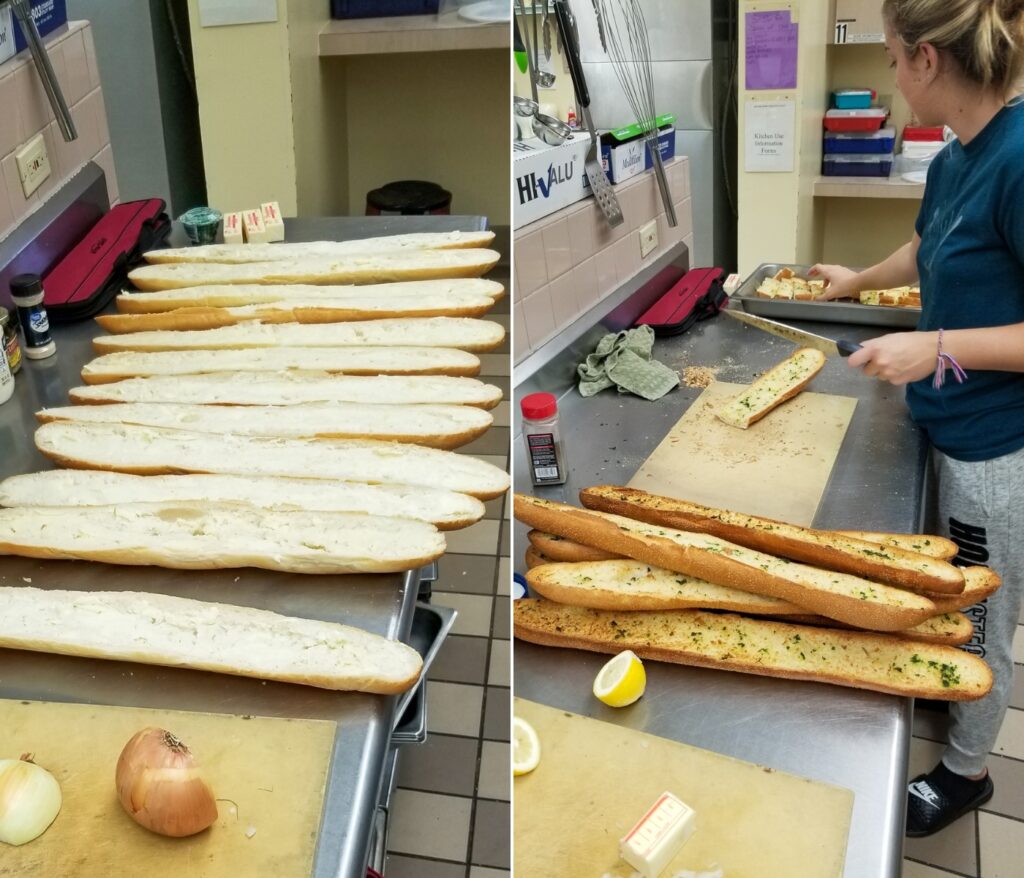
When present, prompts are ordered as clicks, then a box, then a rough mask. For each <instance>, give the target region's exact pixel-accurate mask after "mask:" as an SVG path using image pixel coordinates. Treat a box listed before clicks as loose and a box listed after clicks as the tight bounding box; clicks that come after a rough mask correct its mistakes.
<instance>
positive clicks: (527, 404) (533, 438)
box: [519, 393, 568, 485]
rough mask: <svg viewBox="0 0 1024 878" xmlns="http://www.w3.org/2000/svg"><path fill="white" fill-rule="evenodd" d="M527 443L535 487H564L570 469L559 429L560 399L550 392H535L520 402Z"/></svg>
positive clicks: (527, 452) (527, 455)
mask: <svg viewBox="0 0 1024 878" xmlns="http://www.w3.org/2000/svg"><path fill="white" fill-rule="evenodd" d="M519 407H520V409H521V410H522V412H523V440H524V441H525V442H526V457H527V459H528V460H529V465H530V478H531V479H532V480H533V484H534V485H564V484H565V480H566V477H567V476H568V470H567V469H566V465H565V447H564V445H563V444H562V437H561V434H560V433H559V430H558V400H557V399H555V397H554V395H552V394H550V393H531V394H530V395H529V396H524V397H523V399H522V401H521V402H520V403H519Z"/></svg>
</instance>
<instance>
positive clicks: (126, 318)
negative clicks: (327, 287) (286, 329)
mask: <svg viewBox="0 0 1024 878" xmlns="http://www.w3.org/2000/svg"><path fill="white" fill-rule="evenodd" d="M493 307H494V299H492V298H491V297H490V296H476V295H448V296H407V297H404V298H403V297H398V296H394V297H391V298H384V297H383V296H374V297H368V298H365V299H358V298H355V297H352V298H349V299H339V300H336V301H333V302H332V301H323V302H315V301H309V300H296V301H294V302H272V303H270V304H268V305H240V306H238V307H234V308H209V307H206V306H196V307H188V308H177V309H175V310H174V311H162V312H159V313H155V314H101V315H100V316H99V317H97V318H96V322H97V323H98V324H99V325H100V326H102V327H103V328H104V329H105V330H106V331H107V332H111V333H114V334H122V333H126V332H151V331H155V330H162V329H177V330H199V329H216V328H218V327H221V326H234V325H236V324H239V323H247V322H255V323H347V322H358V321H360V320H380V319H383V318H397V317H482V316H483V315H484V314H486V313H487V312H488V311H490V310H491V308H493Z"/></svg>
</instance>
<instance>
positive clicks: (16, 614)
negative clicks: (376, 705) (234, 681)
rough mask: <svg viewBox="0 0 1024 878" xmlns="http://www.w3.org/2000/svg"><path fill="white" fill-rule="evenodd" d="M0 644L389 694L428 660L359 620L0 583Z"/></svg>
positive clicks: (398, 689)
mask: <svg viewBox="0 0 1024 878" xmlns="http://www.w3.org/2000/svg"><path fill="white" fill-rule="evenodd" d="M0 646H4V647H7V648H8V649H28V650H32V651H34V652H50V653H56V654H58V655H71V656H85V657H89V658H99V659H115V660H119V661H128V662H138V663H139V664H146V665H165V666H167V667H172V668H194V669H196V670H200V671H213V672H214V673H218V674H233V675H235V676H240V677H256V678H258V679H265V680H278V681H281V682H284V683H301V684H303V685H306V686H318V687H320V688H321V689H336V690H351V691H356V692H375V693H381V694H391V693H396V692H404V691H405V690H406V689H409V688H410V687H411V686H412V685H413V684H414V683H415V682H416V681H417V680H418V679H419V676H420V671H421V669H422V667H423V662H422V659H421V658H420V655H419V653H418V652H416V650H415V649H412V648H411V647H409V646H406V645H405V644H404V643H400V642H398V641H395V640H386V639H385V638H383V637H380V636H378V635H376V634H371V633H370V632H369V631H363V630H362V629H361V628H353V627H351V626H349V625H339V624H337V623H335V622H321V621H319V620H316V619H300V618H297V617H294V616H282V615H279V614H278V613H271V612H269V611H268V610H257V609H253V608H251V607H237V606H233V605H231V604H218V603H211V602H208V601H194V600H190V599H188V598H179V597H170V596H169V595H161V594H142V593H139V592H131V591H117V592H104V591H59V590H56V589H54V590H49V589H41V588H24V587H10V586H5V587H0Z"/></svg>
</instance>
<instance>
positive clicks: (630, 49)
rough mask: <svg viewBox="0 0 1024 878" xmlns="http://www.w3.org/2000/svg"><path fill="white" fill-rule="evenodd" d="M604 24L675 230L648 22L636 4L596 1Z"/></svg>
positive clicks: (628, 0)
mask: <svg viewBox="0 0 1024 878" xmlns="http://www.w3.org/2000/svg"><path fill="white" fill-rule="evenodd" d="M593 2H594V3H596V4H598V7H599V16H598V17H599V19H600V20H601V21H603V22H604V33H605V40H606V42H607V50H606V51H607V53H608V57H609V58H610V59H611V62H612V68H613V69H614V70H615V77H616V79H618V80H619V85H620V86H622V90H623V92H625V95H626V100H627V101H628V102H629V107H630V109H631V110H632V111H633V114H634V115H635V116H636V120H637V122H639V123H640V125H641V126H642V128H643V130H644V140H645V141H646V143H647V149H648V150H650V153H651V161H652V162H653V164H654V174H655V176H656V177H657V179H658V188H659V189H660V190H661V202H662V204H663V205H664V206H665V215H666V216H667V217H668V224H669V225H670V226H675V225H676V224H677V220H676V210H675V205H674V204H673V203H672V192H671V191H670V190H669V188H668V178H667V177H666V176H665V163H664V162H663V161H662V158H661V149H660V147H659V145H658V126H657V123H656V122H655V119H656V118H657V115H658V111H657V103H656V101H655V99H654V67H653V65H652V64H651V42H650V38H649V36H648V33H647V22H646V21H645V20H644V14H643V12H642V11H641V9H640V6H639V4H638V3H637V2H636V0H593Z"/></svg>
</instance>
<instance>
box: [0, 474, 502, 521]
mask: <svg viewBox="0 0 1024 878" xmlns="http://www.w3.org/2000/svg"><path fill="white" fill-rule="evenodd" d="M207 501H208V502H211V503H240V504H248V505H250V506H258V507H259V508H261V509H277V510H282V511H290V510H299V511H303V512H353V513H360V514H362V515H373V516H379V517H384V518H412V519H415V520H417V521H427V522H430V523H431V524H433V525H434V526H435V527H436V528H437V529H438V530H455V529H457V528H461V527H468V526H469V525H471V524H475V523H476V522H477V521H479V520H480V519H481V518H483V517H484V504H483V503H481V502H480V501H479V500H477V499H476V498H475V497H470V496H469V495H467V494H458V493H456V492H454V491H445V490H441V489H435V488H423V487H414V486H411V485H367V484H362V483H359V482H341V481H334V480H331V479H308V478H302V479H299V478H284V477H279V476H230V475H227V476H226V475H209V474H206V473H200V474H196V475H174V476H135V475H129V474H127V473H113V472H105V471H103V470H77V469H51V470H44V471H43V472H38V473H27V474H25V475H20V476H11V477H10V478H8V479H5V480H4V481H2V482H0V506H11V507H27V506H121V505H123V504H125V503H168V502H170V503H186V504H197V503H204V502H207Z"/></svg>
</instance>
